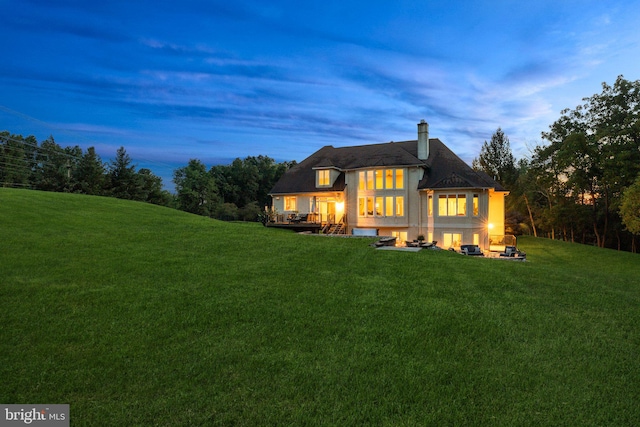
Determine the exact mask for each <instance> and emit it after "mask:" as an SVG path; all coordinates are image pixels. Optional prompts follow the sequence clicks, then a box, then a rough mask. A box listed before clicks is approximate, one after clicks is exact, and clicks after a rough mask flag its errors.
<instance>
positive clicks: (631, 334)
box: [0, 189, 640, 426]
mask: <svg viewBox="0 0 640 427" xmlns="http://www.w3.org/2000/svg"><path fill="white" fill-rule="evenodd" d="M0 239H1V241H0V301H1V302H0V304H1V306H0V325H1V330H0V402H3V403H24V404H27V403H68V404H70V411H71V423H72V425H74V426H96V425H101V426H102V425H113V426H124V425H126V426H150V425H157V426H178V425H179V426H197V425H202V426H208V425H235V426H258V425H265V426H266V425H268V426H271V425H291V426H305V425H307V426H316V425H327V426H330V425H337V426H350V425H382V426H384V425H389V426H391V425H393V426H396V425H400V426H412V425H416V426H418V425H438V426H440V425H503V426H514V425H527V426H528V425H552V426H559V425H581V426H583V425H584V426H587V425H594V426H595V425H598V426H614V425H620V426H622V425H637V424H638V423H640V404H639V403H638V402H640V334H639V326H638V325H639V324H640V257H639V256H638V255H636V254H629V253H620V252H616V251H611V250H602V249H597V248H592V247H586V246H580V245H572V244H567V243H562V242H554V241H549V240H544V239H534V238H521V239H520V240H519V246H520V247H521V249H523V250H525V251H526V252H527V256H528V261H527V262H526V263H520V262H509V261H499V260H489V259H478V258H471V257H463V256H461V255H457V254H454V253H450V252H447V251H441V252H435V251H422V252H418V253H406V252H392V251H377V250H374V249H373V248H371V247H370V246H369V245H370V243H371V240H367V239H357V238H350V239H347V238H328V237H321V236H305V235H296V234H293V233H291V232H287V231H283V230H274V229H267V228H264V227H262V226H260V225H257V224H242V223H224V222H219V221H215V220H211V219H208V218H204V217H198V216H194V215H189V214H186V213H182V212H178V211H175V210H171V209H167V208H162V207H158V206H152V205H147V204H142V203H134V202H127V201H121V200H115V199H109V198H100V197H88V196H82V195H69V194H56V193H42V192H35V191H27V190H9V189H0Z"/></svg>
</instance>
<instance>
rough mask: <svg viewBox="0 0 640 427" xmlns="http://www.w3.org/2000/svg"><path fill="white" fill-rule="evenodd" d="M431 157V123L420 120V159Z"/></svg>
mask: <svg viewBox="0 0 640 427" xmlns="http://www.w3.org/2000/svg"><path fill="white" fill-rule="evenodd" d="M428 158H429V123H427V122H425V121H424V120H420V123H418V159H420V160H427V159H428Z"/></svg>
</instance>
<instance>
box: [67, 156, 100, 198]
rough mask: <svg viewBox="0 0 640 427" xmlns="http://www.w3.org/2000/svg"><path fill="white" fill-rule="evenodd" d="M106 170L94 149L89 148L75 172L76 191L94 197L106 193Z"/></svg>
mask: <svg viewBox="0 0 640 427" xmlns="http://www.w3.org/2000/svg"><path fill="white" fill-rule="evenodd" d="M105 172H106V169H105V166H104V164H103V163H102V160H101V159H100V156H99V155H98V154H97V153H96V150H95V148H94V147H89V148H88V149H87V152H86V153H85V154H83V155H82V158H81V159H80V161H79V162H78V167H77V168H76V169H75V171H74V178H75V190H76V191H78V192H80V193H84V194H92V195H102V194H104V191H105V188H104V187H105V180H106V175H105Z"/></svg>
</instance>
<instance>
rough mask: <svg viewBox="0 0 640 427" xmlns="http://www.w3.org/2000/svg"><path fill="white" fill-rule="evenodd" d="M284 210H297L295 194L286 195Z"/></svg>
mask: <svg viewBox="0 0 640 427" xmlns="http://www.w3.org/2000/svg"><path fill="white" fill-rule="evenodd" d="M284 210H285V211H295V210H297V209H296V197H295V196H285V197H284Z"/></svg>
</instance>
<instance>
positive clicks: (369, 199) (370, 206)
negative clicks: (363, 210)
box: [367, 197, 373, 216]
mask: <svg viewBox="0 0 640 427" xmlns="http://www.w3.org/2000/svg"><path fill="white" fill-rule="evenodd" d="M367 215H369V216H373V197H367Z"/></svg>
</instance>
